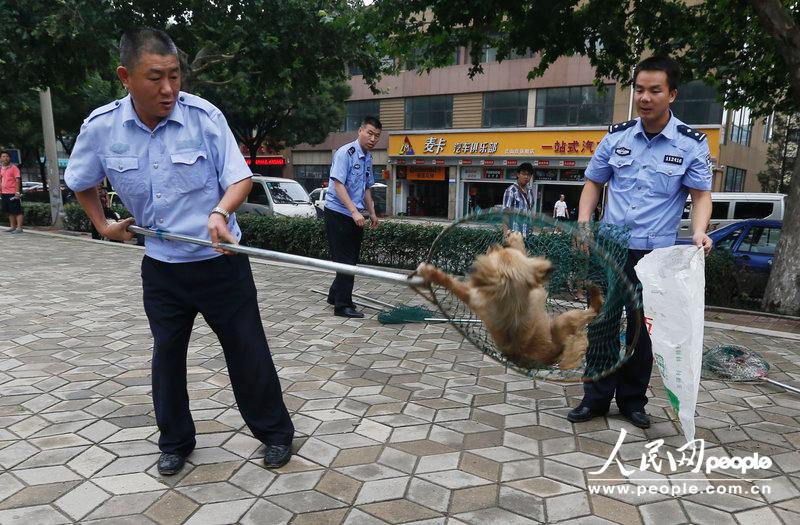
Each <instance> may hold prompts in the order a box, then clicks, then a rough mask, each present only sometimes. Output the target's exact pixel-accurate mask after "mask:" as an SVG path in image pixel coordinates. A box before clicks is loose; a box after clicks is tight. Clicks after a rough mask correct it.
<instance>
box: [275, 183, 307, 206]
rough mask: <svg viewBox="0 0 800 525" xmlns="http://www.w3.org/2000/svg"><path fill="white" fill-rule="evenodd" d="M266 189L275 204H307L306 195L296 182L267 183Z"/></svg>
mask: <svg viewBox="0 0 800 525" xmlns="http://www.w3.org/2000/svg"><path fill="white" fill-rule="evenodd" d="M267 188H269V192H270V193H271V194H272V200H273V201H274V202H275V204H297V203H301V204H308V203H310V202H311V201H309V200H308V194H307V193H306V190H304V189H303V187H302V186H300V185H299V184H298V183H296V182H293V181H292V182H268V183H267Z"/></svg>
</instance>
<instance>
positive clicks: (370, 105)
mask: <svg viewBox="0 0 800 525" xmlns="http://www.w3.org/2000/svg"><path fill="white" fill-rule="evenodd" d="M380 112H381V103H380V101H379V100H357V101H353V102H347V103H346V104H345V116H344V125H343V126H342V131H356V130H358V128H359V127H361V122H362V121H363V120H364V117H367V116H369V117H378V115H380Z"/></svg>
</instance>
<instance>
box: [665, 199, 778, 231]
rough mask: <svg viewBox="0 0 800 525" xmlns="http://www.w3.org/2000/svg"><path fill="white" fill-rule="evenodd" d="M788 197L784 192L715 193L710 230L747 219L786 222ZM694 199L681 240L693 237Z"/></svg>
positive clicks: (684, 218)
mask: <svg viewBox="0 0 800 525" xmlns="http://www.w3.org/2000/svg"><path fill="white" fill-rule="evenodd" d="M785 201H786V195H784V194H783V193H742V192H724V193H718V192H712V193H711V202H712V205H711V206H712V207H711V221H710V224H709V227H708V230H709V231H714V230H716V229H718V228H722V227H723V226H727V225H728V224H732V223H734V222H736V221H741V220H744V219H774V220H783V210H784V208H785ZM691 211H692V197H691V196H689V197H688V198H687V199H686V206H684V208H683V216H682V217H681V226H680V230H679V231H678V237H691V236H692V220H691V218H690V217H691V215H690V214H691Z"/></svg>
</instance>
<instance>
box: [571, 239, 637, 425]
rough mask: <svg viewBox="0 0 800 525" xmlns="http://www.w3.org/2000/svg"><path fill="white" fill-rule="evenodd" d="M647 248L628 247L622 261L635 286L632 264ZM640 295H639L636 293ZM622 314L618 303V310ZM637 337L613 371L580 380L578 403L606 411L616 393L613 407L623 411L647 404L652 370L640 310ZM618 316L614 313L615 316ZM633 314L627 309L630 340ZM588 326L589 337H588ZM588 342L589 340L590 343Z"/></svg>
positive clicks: (627, 411)
mask: <svg viewBox="0 0 800 525" xmlns="http://www.w3.org/2000/svg"><path fill="white" fill-rule="evenodd" d="M650 251H651V250H628V258H627V260H626V261H625V275H626V276H627V277H628V279H629V280H630V281H631V283H633V284H634V285H635V286H637V287H638V285H639V284H640V281H639V278H638V277H636V270H634V267H635V266H636V263H637V262H639V259H641V258H642V257H644V256H645V255H647V254H648V253H650ZM640 299H641V296H640ZM618 315H622V311H621V304H620V312H619V314H618ZM638 317H639V323H640V326H639V338H638V339H637V340H636V348H635V349H634V352H633V355H632V356H631V357H630V359H628V361H626V362H625V363H624V364H623V365H622V366H621V367H620V368H619V369H617V370H616V371H614V372H613V373H611V374H609V375H607V376H606V377H603V378H601V379H598V380H596V381H588V382H585V383H584V384H583V401H581V406H588V407H589V408H591V409H592V410H593V411H595V412H601V413H602V412H607V411H608V408H609V405H610V404H611V398H612V397H616V400H617V407H619V410H620V412H622V413H623V414H629V413H631V412H638V411H643V410H644V406H645V405H646V404H647V385H649V384H650V374H651V372H652V371H653V345H652V343H651V341H650V335H649V334H648V333H647V327H646V326H645V322H644V311H643V310H639V315H638ZM617 319H618V317H617ZM636 320H637V315H636V314H635V313H633V312H632V313H628V315H627V332H626V341H630V340H631V339H632V338H633V336H634V334H635V323H636ZM591 337H592V334H591V327H590V333H589V338H590V341H591ZM590 344H591V343H590Z"/></svg>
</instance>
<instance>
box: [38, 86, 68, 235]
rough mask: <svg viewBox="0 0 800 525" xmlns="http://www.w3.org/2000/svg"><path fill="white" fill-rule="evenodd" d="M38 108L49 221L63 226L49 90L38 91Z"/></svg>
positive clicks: (58, 226)
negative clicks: (48, 197) (45, 171)
mask: <svg viewBox="0 0 800 525" xmlns="http://www.w3.org/2000/svg"><path fill="white" fill-rule="evenodd" d="M39 106H40V108H41V111H42V135H43V136H44V156H45V158H46V159H47V186H48V189H49V190H50V219H51V221H52V223H53V226H55V227H56V228H59V229H61V228H62V227H63V226H64V219H63V208H64V202H63V201H62V199H61V177H60V175H59V173H58V154H57V153H56V127H55V124H54V123H53V104H52V102H51V101H50V88H49V87H47V88H44V89H42V90H40V91H39Z"/></svg>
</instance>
